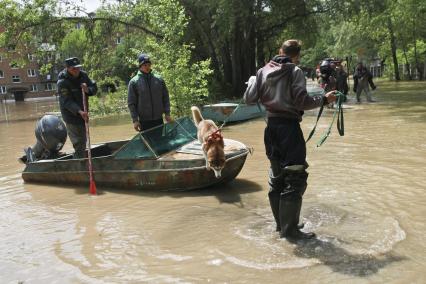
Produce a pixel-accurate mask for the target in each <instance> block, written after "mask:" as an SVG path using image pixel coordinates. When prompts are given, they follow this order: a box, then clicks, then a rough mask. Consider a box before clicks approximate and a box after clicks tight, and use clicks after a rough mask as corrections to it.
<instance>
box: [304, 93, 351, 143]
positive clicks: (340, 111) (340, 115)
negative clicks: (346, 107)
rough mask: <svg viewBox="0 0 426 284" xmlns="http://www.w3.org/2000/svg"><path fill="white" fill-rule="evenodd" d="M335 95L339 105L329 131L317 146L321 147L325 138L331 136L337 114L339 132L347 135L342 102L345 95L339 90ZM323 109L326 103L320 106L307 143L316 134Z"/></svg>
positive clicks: (341, 134)
mask: <svg viewBox="0 0 426 284" xmlns="http://www.w3.org/2000/svg"><path fill="white" fill-rule="evenodd" d="M335 96H336V97H337V101H336V104H337V107H336V109H335V110H334V113H333V119H332V121H331V123H330V126H329V127H328V129H327V131H326V132H325V133H324V134H323V135H322V136H321V138H320V139H319V140H318V143H317V147H320V146H321V145H322V144H324V142H325V140H327V138H328V136H330V133H331V128H332V126H333V123H334V121H335V119H336V116H337V131H338V132H339V135H340V136H344V135H345V124H344V119H343V107H342V102H343V99H344V96H345V95H344V94H343V93H341V92H339V91H336V92H335ZM323 110H324V105H322V106H321V108H320V110H319V112H318V116H317V120H316V122H315V126H314V128H313V129H312V130H311V133H309V136H308V139H306V143H308V141H309V140H310V139H311V138H312V136H313V135H314V133H315V130H316V128H317V124H318V120H319V119H320V117H321V115H322V112H323Z"/></svg>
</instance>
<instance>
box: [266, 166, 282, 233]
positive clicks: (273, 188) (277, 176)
mask: <svg viewBox="0 0 426 284" xmlns="http://www.w3.org/2000/svg"><path fill="white" fill-rule="evenodd" d="M268 183H269V192H268V197H269V204H270V205H271V210H272V214H273V215H274V219H275V223H276V225H277V226H276V231H277V232H279V231H281V227H280V216H279V212H280V196H281V191H282V190H283V188H284V186H285V177H284V172H283V170H282V168H281V166H280V162H279V161H275V160H271V168H270V169H269V181H268Z"/></svg>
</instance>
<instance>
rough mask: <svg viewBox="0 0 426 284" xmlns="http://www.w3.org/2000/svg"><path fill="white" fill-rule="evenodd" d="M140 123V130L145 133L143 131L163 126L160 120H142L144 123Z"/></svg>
mask: <svg viewBox="0 0 426 284" xmlns="http://www.w3.org/2000/svg"><path fill="white" fill-rule="evenodd" d="M140 123H141V130H142V131H145V130H148V129H151V128H153V127H156V126H158V125H162V124H164V122H163V119H162V118H161V119H155V120H144V121H141V122H140Z"/></svg>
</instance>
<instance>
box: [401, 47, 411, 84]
mask: <svg viewBox="0 0 426 284" xmlns="http://www.w3.org/2000/svg"><path fill="white" fill-rule="evenodd" d="M402 52H403V53H404V58H405V68H406V69H407V72H408V80H410V81H411V80H413V76H412V74H411V68H410V63H409V62H408V57H407V52H406V51H405V47H404V48H403V49H402ZM402 76H405V74H402Z"/></svg>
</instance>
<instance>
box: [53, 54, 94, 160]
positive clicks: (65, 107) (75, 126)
mask: <svg viewBox="0 0 426 284" xmlns="http://www.w3.org/2000/svg"><path fill="white" fill-rule="evenodd" d="M81 67H82V65H81V64H80V60H79V59H78V58H77V57H72V58H68V59H66V60H65V69H64V70H63V71H62V72H61V73H59V76H58V83H57V85H58V94H59V106H60V109H61V114H62V119H63V120H64V121H65V124H66V126H67V133H68V136H69V138H70V140H71V143H72V145H73V147H74V158H76V159H77V158H84V157H85V149H86V128H85V121H88V119H89V116H88V114H87V112H85V111H84V108H83V94H82V91H83V92H84V93H85V94H86V95H87V96H93V95H95V94H96V92H97V91H98V88H97V86H96V83H95V82H94V81H92V80H91V79H90V78H89V76H88V75H87V73H86V72H84V71H83V70H81Z"/></svg>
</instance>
